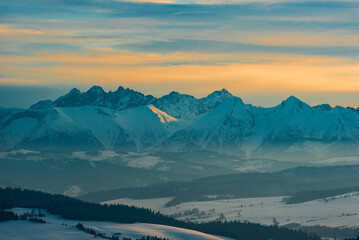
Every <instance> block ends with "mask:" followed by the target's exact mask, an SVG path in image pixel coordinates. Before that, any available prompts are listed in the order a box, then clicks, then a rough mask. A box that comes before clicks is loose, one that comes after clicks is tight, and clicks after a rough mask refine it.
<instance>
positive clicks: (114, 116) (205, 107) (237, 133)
mask: <svg viewBox="0 0 359 240" xmlns="http://www.w3.org/2000/svg"><path fill="white" fill-rule="evenodd" d="M358 143H359V114H358V109H353V108H343V107H338V106H337V107H335V108H332V107H330V106H329V105H327V104H323V105H319V106H315V107H311V106H309V105H307V104H306V103H304V102H302V101H300V100H299V99H297V98H295V97H293V96H292V97H289V98H288V99H287V100H285V101H283V102H282V103H281V104H279V105H278V106H276V107H272V108H262V107H255V106H252V105H247V104H244V103H243V101H242V100H241V99H240V98H238V97H235V96H233V95H232V94H230V93H229V92H228V91H227V90H225V89H223V90H221V91H216V92H213V93H211V94H209V95H208V96H207V97H205V98H201V99H196V98H195V97H193V96H190V95H186V94H180V93H177V92H171V93H170V94H168V95H165V96H163V97H161V98H155V97H153V96H151V95H147V96H146V95H144V94H142V93H140V92H136V91H134V90H131V89H128V88H127V89H125V88H123V87H119V88H118V90H117V91H115V92H111V91H110V92H105V91H104V90H103V89H102V88H101V87H98V86H94V87H92V88H91V89H89V90H88V91H87V92H80V91H79V90H77V89H72V90H71V91H70V92H69V93H68V94H66V95H64V96H61V97H59V98H58V99H56V100H55V101H50V100H45V101H40V102H38V103H36V104H34V105H32V106H31V108H30V109H4V108H3V109H0V149H1V150H13V149H21V148H25V149H34V150H50V151H75V150H85V151H86V150H101V149H108V150H115V151H166V152H176V151H190V150H211V151H215V152H222V153H228V154H234V155H237V156H241V157H247V158H250V157H267V158H277V159H287V160H288V158H289V160H290V159H303V158H311V159H316V158H325V157H335V156H344V155H345V156H348V155H357V154H358V152H359V150H358V147H357V145H358Z"/></svg>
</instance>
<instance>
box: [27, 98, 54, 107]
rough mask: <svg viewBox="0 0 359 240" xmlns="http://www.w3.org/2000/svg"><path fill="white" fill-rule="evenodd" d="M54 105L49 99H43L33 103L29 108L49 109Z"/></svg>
mask: <svg viewBox="0 0 359 240" xmlns="http://www.w3.org/2000/svg"><path fill="white" fill-rule="evenodd" d="M53 106H54V104H53V103H52V101H51V100H43V101H40V102H37V103H35V104H33V105H32V106H31V107H30V109H51V108H52V107H53Z"/></svg>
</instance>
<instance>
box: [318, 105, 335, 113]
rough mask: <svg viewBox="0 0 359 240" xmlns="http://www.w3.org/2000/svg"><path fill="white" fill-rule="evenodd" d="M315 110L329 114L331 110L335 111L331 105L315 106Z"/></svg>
mask: <svg viewBox="0 0 359 240" xmlns="http://www.w3.org/2000/svg"><path fill="white" fill-rule="evenodd" d="M313 108H314V109H317V110H319V111H321V112H329V111H330V110H332V109H333V108H332V107H331V106H330V105H329V104H320V105H317V106H314V107H313Z"/></svg>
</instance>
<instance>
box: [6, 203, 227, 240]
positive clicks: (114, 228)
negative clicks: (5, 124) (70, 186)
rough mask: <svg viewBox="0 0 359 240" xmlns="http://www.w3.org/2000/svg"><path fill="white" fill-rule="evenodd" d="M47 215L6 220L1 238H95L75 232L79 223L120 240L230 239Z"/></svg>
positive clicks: (199, 233)
mask: <svg viewBox="0 0 359 240" xmlns="http://www.w3.org/2000/svg"><path fill="white" fill-rule="evenodd" d="M12 211H13V212H16V213H17V214H23V213H25V212H31V209H24V208H14V209H12ZM42 213H44V214H45V215H46V217H43V218H42V219H44V220H45V221H46V222H47V223H46V224H42V223H33V222H29V221H7V222H1V223H0V239H6V240H15V239H16V240H22V239H24V240H25V239H26V240H49V239H61V240H74V239H76V240H89V239H94V237H93V236H92V235H90V234H88V233H85V232H83V231H80V230H78V229H77V228H76V227H75V226H76V224H77V223H79V222H81V223H82V224H83V225H84V226H85V227H86V228H92V229H94V230H95V231H96V232H97V233H104V234H106V235H107V236H112V235H113V234H115V235H117V236H119V237H120V239H123V238H124V237H127V238H128V237H130V238H132V239H136V238H142V237H143V236H157V237H162V238H169V239H170V240H186V239H188V240H230V238H224V237H217V236H213V235H209V234H205V233H201V232H197V231H192V230H188V229H183V228H176V227H170V226H164V225H157V224H145V223H135V224H120V223H114V222H101V221H76V220H67V219H63V218H60V217H58V216H56V215H52V214H49V213H48V212H46V211H42Z"/></svg>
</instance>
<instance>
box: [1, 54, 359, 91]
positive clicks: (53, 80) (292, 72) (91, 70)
mask: <svg viewBox="0 0 359 240" xmlns="http://www.w3.org/2000/svg"><path fill="white" fill-rule="evenodd" d="M202 62H204V64H201V63H202ZM244 62H246V63H244ZM46 63H56V64H53V65H44V66H42V65H41V64H46ZM26 64H29V65H28V66H27V65H26ZM0 72H2V74H3V75H5V76H12V78H0V83H2V84H12V83H14V82H13V80H12V79H16V83H20V82H21V81H22V82H23V83H24V84H31V83H33V84H38V83H41V84H64V83H69V84H71V83H73V82H76V83H83V84H100V85H107V86H114V85H125V86H130V87H133V88H141V87H143V86H148V88H154V87H157V88H160V89H161V88H163V92H164V93H165V92H167V91H168V90H169V89H173V86H177V87H178V88H181V87H184V86H186V87H187V88H189V89H191V90H192V91H194V92H192V93H193V94H199V95H201V94H202V93H208V92H209V91H210V90H212V89H214V88H217V89H218V88H223V87H225V88H228V89H229V90H231V91H233V92H238V91H239V90H240V91H241V92H242V93H253V92H257V93H260V92H263V93H265V92H268V91H271V92H292V93H296V92H353V91H358V92H359V81H358V77H359V64H358V62H356V61H355V60H350V59H344V58H339V57H319V56H297V55H270V54H267V55H265V54H264V55H263V54H202V53H183V52H177V53H171V54H167V55H161V54H153V53H133V52H123V51H116V50H110V49H99V50H97V51H93V52H89V53H87V54H82V55H80V54H65V53H63V54H49V53H48V54H47V53H42V54H39V55H35V56H6V57H2V56H0ZM165 88H167V89H165ZM176 89H177V88H176ZM187 92H188V91H187Z"/></svg>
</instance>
